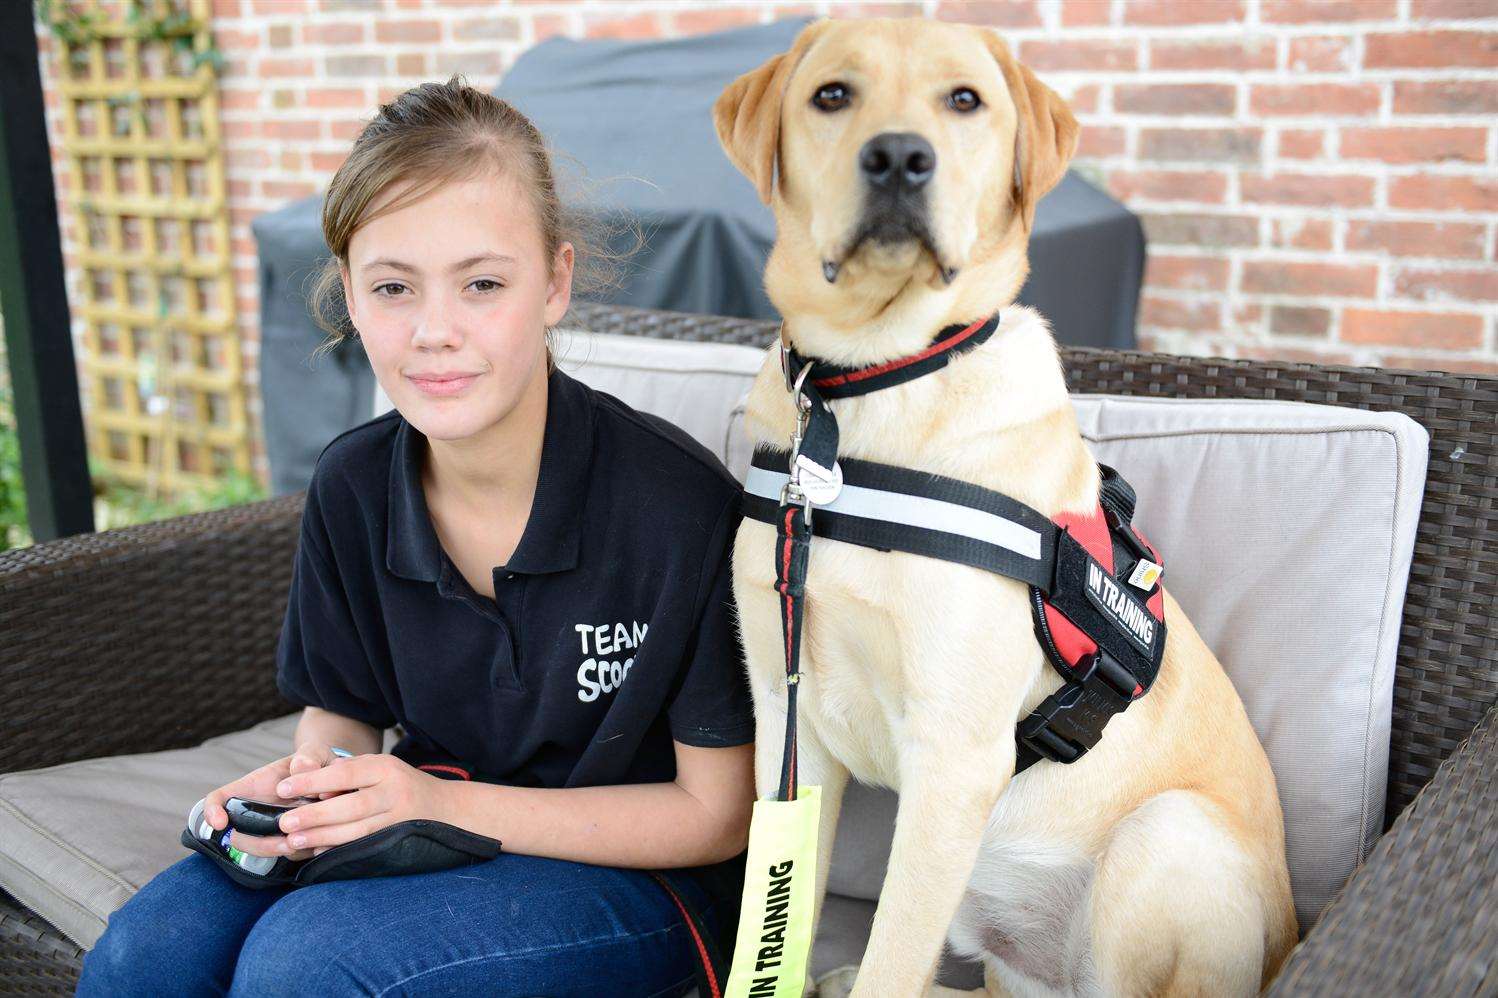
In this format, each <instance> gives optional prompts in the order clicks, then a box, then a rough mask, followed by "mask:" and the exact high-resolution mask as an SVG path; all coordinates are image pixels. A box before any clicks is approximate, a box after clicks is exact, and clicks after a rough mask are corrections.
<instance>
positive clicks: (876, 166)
mask: <svg viewBox="0 0 1498 998" xmlns="http://www.w3.org/2000/svg"><path fill="white" fill-rule="evenodd" d="M858 166H859V168H860V169H861V170H863V175H864V176H865V177H866V178H868V181H869V183H871V184H873V185H874V186H875V187H879V188H882V189H884V190H888V191H890V192H891V193H899V192H901V191H905V192H909V193H912V194H914V193H915V192H917V191H919V190H920V189H921V188H922V187H925V186H926V182H927V181H928V180H930V179H931V175H932V174H933V173H935V172H936V150H935V149H932V148H931V143H929V142H927V141H926V140H925V139H923V138H921V137H920V136H919V135H917V134H915V133H914V132H885V133H884V134H882V135H876V136H874V137H873V138H872V139H869V141H867V142H865V143H864V145H863V149H861V150H860V151H859V153H858Z"/></svg>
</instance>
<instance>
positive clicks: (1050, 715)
mask: <svg viewBox="0 0 1498 998" xmlns="http://www.w3.org/2000/svg"><path fill="white" fill-rule="evenodd" d="M998 325H999V318H998V316H994V317H992V318H990V319H988V320H986V321H979V322H975V323H973V324H971V325H969V326H949V327H947V328H945V329H943V330H941V332H939V333H938V334H937V335H936V336H935V337H934V338H933V340H932V343H931V345H930V346H929V347H927V348H926V349H925V350H922V351H921V352H919V353H917V354H914V355H912V356H910V357H906V358H901V359H898V360H894V361H890V362H888V363H884V364H879V365H875V366H871V367H866V368H842V367H836V366H834V365H830V364H824V363H821V362H818V361H807V360H805V359H804V358H801V357H799V356H797V355H796V353H795V352H794V351H792V350H790V349H789V348H787V347H785V346H784V345H782V347H781V356H782V362H783V365H784V369H785V374H786V387H787V388H788V389H789V390H790V391H791V392H792V393H793V395H794V397H795V400H796V405H797V411H798V413H799V415H800V418H799V420H798V425H797V431H796V433H795V434H794V435H793V437H792V438H791V447H790V450H789V451H785V450H777V449H773V448H768V447H761V448H759V449H757V450H756V451H755V454H754V459H753V462H752V464H751V467H750V471H749V476H748V479H747V480H746V482H745V493H746V497H745V514H746V515H747V516H749V517H751V518H753V519H757V520H761V521H763V522H766V523H771V524H774V525H775V528H776V533H777V543H776V549H775V575H776V591H777V592H778V593H779V594H780V597H781V617H782V622H783V625H784V629H785V638H786V641H785V644H786V678H787V683H788V684H789V691H790V692H789V695H790V703H789V705H788V706H789V711H788V716H787V721H786V746H785V756H784V759H783V761H782V777H781V788H780V799H782V800H794V799H795V791H796V786H795V783H796V772H795V723H796V700H795V696H796V689H797V684H798V681H799V679H800V671H799V669H800V666H799V660H800V643H801V627H802V617H803V616H804V595H805V586H806V571H807V566H808V561H809V556H810V548H811V537H812V536H813V535H816V536H820V537H827V538H830V539H833V540H840V541H844V542H847V543H851V544H860V545H863V546H865V547H872V548H876V549H879V550H884V551H905V552H910V553H914V554H921V555H926V556H929V557H934V558H941V559H943V560H946V561H955V562H959V563H961V564H966V565H972V566H974V567H978V568H983V569H987V570H989V571H992V572H996V573H998V574H1000V575H1006V576H1009V577H1010V578H1014V579H1018V580H1020V581H1022V582H1025V583H1027V584H1028V585H1029V587H1030V599H1031V611H1032V613H1031V616H1032V620H1033V623H1034V630H1035V638H1036V640H1037V641H1038V642H1039V644H1040V646H1041V648H1042V649H1043V650H1044V652H1045V654H1046V657H1047V659H1048V660H1049V661H1050V663H1051V665H1052V666H1053V667H1054V668H1055V669H1056V671H1057V672H1059V673H1060V674H1061V677H1062V680H1063V685H1062V686H1061V688H1060V689H1059V690H1057V691H1056V692H1055V693H1053V694H1051V695H1050V696H1048V697H1046V698H1045V700H1043V701H1042V702H1041V703H1040V705H1039V706H1037V707H1036V709H1035V710H1034V711H1033V712H1031V713H1030V715H1029V716H1028V717H1026V718H1024V719H1023V720H1021V721H1020V723H1019V725H1018V726H1017V728H1016V738H1017V741H1018V745H1017V753H1018V754H1017V762H1016V773H1018V772H1020V771H1022V770H1024V769H1026V768H1028V767H1029V766H1030V765H1032V764H1034V763H1035V762H1037V761H1039V760H1040V759H1051V760H1053V761H1056V762H1062V763H1070V762H1074V761H1075V760H1077V759H1079V758H1081V757H1082V756H1083V755H1084V754H1085V753H1086V752H1087V751H1088V750H1089V749H1090V748H1092V747H1093V746H1094V745H1095V744H1097V741H1098V739H1099V738H1100V737H1101V736H1102V731H1103V728H1104V726H1105V725H1106V724H1107V723H1108V721H1109V719H1111V718H1112V717H1113V715H1115V714H1118V713H1120V712H1122V711H1123V710H1124V709H1126V708H1127V707H1128V705H1129V704H1130V703H1131V702H1133V701H1134V700H1136V699H1138V698H1139V697H1141V696H1143V695H1144V694H1145V693H1147V692H1148V691H1149V688H1150V685H1151V684H1152V683H1153V682H1154V679H1155V676H1156V675H1157V674H1158V673H1159V669H1160V661H1161V658H1162V657H1163V655H1164V651H1165V608H1164V597H1163V595H1162V593H1161V590H1160V583H1159V578H1160V574H1161V572H1162V565H1161V561H1160V556H1159V554H1158V553H1157V552H1156V551H1155V549H1154V547H1153V546H1151V545H1150V543H1149V542H1148V541H1147V540H1146V539H1145V538H1144V537H1143V535H1141V534H1140V533H1139V532H1138V531H1137V530H1136V529H1134V527H1133V525H1132V519H1133V515H1134V501H1135V499H1134V491H1133V489H1132V488H1130V487H1129V484H1128V483H1127V482H1125V481H1124V480H1123V478H1122V477H1121V476H1120V475H1119V474H1118V473H1117V472H1116V471H1114V470H1113V469H1112V468H1109V467H1108V466H1106V465H1099V470H1100V472H1101V489H1100V492H1099V499H1098V505H1097V507H1096V509H1095V510H1094V511H1093V513H1092V514H1091V515H1089V516H1078V515H1073V514H1062V515H1059V516H1057V517H1056V518H1055V519H1054V520H1051V519H1049V518H1047V517H1046V516H1044V515H1043V514H1041V513H1039V512H1038V511H1036V510H1034V509H1032V508H1031V507H1029V506H1026V505H1025V504H1023V503H1021V502H1018V501H1016V500H1014V499H1011V498H1010V497H1008V496H1006V495H1003V494H1002V493H999V492H994V491H993V490H991V489H985V488H982V487H980V486H977V485H973V484H971V483H968V482H962V481H958V480H956V479H951V478H944V477H942V476H940V475H932V474H927V473H925V472H917V471H913V470H910V469H906V468H896V467H892V466H890V465H883V464H878V463H875V462H872V461H856V460H847V461H840V460H839V459H838V457H837V445H838V431H837V419H836V417H835V416H834V415H833V413H832V409H831V407H830V406H829V405H828V402H830V401H832V400H834V399H839V398H849V397H852V396H855V395H863V394H867V393H868V392H872V391H877V390H879V389H881V388H887V387H890V386H891V385H896V384H901V383H904V382H906V381H909V380H911V379H913V378H916V377H919V376H921V375H923V374H926V373H929V372H931V371H935V370H938V369H940V368H941V367H944V366H945V365H946V364H948V363H950V362H951V361H952V360H953V359H954V358H956V357H958V356H960V355H961V354H962V353H964V352H966V351H967V350H971V349H972V348H974V347H976V346H978V345H979V344H981V343H982V342H984V341H985V340H986V339H988V337H989V336H991V335H993V333H994V331H995V330H996V329H997V328H998ZM793 374H794V377H793ZM813 511H815V515H813Z"/></svg>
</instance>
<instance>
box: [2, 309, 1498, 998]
mask: <svg viewBox="0 0 1498 998" xmlns="http://www.w3.org/2000/svg"><path fill="white" fill-rule="evenodd" d="M576 317H577V319H578V320H579V322H580V323H581V324H582V325H584V326H586V327H588V328H590V329H592V330H593V331H595V332H604V333H625V334H632V335H643V336H655V337H665V338H672V339H704V340H718V341H727V342H737V343H748V344H755V345H759V344H764V343H767V342H769V340H770V339H771V338H772V337H773V336H774V333H775V327H774V325H773V324H768V323H762V322H750V321H743V320H736V319H724V318H720V317H712V316H698V315H686V314H677V313H665V312H651V311H645V310H639V309H624V308H605V307H598V306H592V307H588V306H579V307H578V309H577V310H576ZM1064 361H1065V364H1066V368H1067V375H1068V379H1069V383H1070V386H1071V388H1072V390H1073V391H1077V392H1088V393H1110V394H1121V395H1141V396H1168V397H1194V398H1273V399H1289V400H1300V401H1311V402H1320V403H1324V404H1331V405H1338V406H1347V407H1354V408H1363V409H1376V410H1393V411H1399V412H1403V413H1406V414H1408V415H1409V416H1410V417H1412V418H1413V419H1415V420H1416V421H1417V422H1419V423H1420V424H1421V425H1422V426H1424V427H1425V428H1426V429H1427V430H1428V431H1429V433H1430V436H1431V445H1430V454H1429V465H1428V477H1427V482H1426V487H1425V494H1424V503H1423V506H1422V510H1421V518H1420V522H1419V526H1418V529H1417V533H1416V541H1415V555H1414V564H1413V568H1412V570H1411V573H1410V579H1409V583H1408V591H1407V595H1406V600H1405V605H1404V612H1403V624H1402V629H1401V636H1400V643H1399V651H1398V662H1397V674H1396V679H1395V693H1394V716H1393V733H1392V740H1391V751H1390V772H1389V782H1388V792H1387V809H1386V814H1387V816H1388V817H1387V821H1388V823H1389V824H1390V825H1391V827H1390V829H1389V830H1388V832H1387V833H1386V834H1385V835H1384V836H1383V838H1382V840H1381V841H1380V842H1379V844H1378V846H1377V848H1376V849H1375V850H1374V852H1373V854H1372V855H1371V856H1370V857H1369V859H1368V860H1367V861H1366V862H1365V863H1364V864H1363V866H1362V867H1361V868H1360V869H1359V870H1358V871H1357V872H1356V873H1355V874H1354V876H1353V878H1352V879H1351V880H1350V881H1349V882H1348V884H1347V885H1346V887H1345V888H1344V889H1343V891H1342V893H1341V895H1340V896H1339V897H1338V899H1337V900H1336V901H1334V902H1333V904H1332V905H1331V906H1330V907H1329V908H1328V909H1327V910H1326V911H1325V913H1324V915H1323V916H1322V917H1321V919H1320V921H1319V922H1318V923H1317V924H1316V925H1315V927H1314V928H1313V929H1312V931H1311V932H1310V933H1309V935H1308V936H1307V938H1306V939H1305V941H1304V942H1303V943H1302V944H1301V946H1300V947H1299V948H1298V949H1297V950H1296V952H1295V954H1294V956H1293V957H1292V959H1291V960H1290V962H1289V963H1288V964H1287V966H1286V967H1285V968H1284V970H1283V972H1282V973H1281V975H1280V977H1279V978H1278V979H1277V980H1276V981H1275V982H1274V984H1273V985H1272V988H1271V991H1272V993H1276V994H1357V995H1363V994H1401V995H1404V994H1440V995H1467V994H1492V995H1498V712H1495V708H1494V704H1495V701H1498V609H1495V606H1494V596H1495V594H1498V378H1491V377H1476V376H1464V375H1454V374H1441V373H1433V372H1401V371H1387V370H1377V369H1368V368H1347V367H1319V366H1312V365H1306V364H1290V363H1278V362H1250V361H1227V360H1205V359H1198V358H1185V357H1174V356H1166V355H1158V354H1147V353H1137V352H1127V353H1125V352H1113V351H1099V350H1080V349H1068V350H1066V351H1064ZM300 510H301V497H300V496H299V495H296V496H287V497H284V498H280V499H274V500H269V501H266V502H261V503H256V504H252V505H247V506H241V507H236V508H232V509H226V510H220V511H216V512H211V513H204V514H199V515H196V516H189V517H182V518H178V519H175V520H169V521H165V522H161V523H155V524H148V525H144V526H140V527H133V528H129V529H124V530H116V531H108V532H105V533H101V534H94V535H87V536H82V537H74V538H67V539H64V540H60V541H55V542H51V543H46V544H40V545H37V546H35V547H32V548H26V549H21V550H18V551H13V552H8V553H5V554H0V703H3V704H4V710H3V721H0V772H11V771H16V770H23V769H30V768H35V767H41V766H50V765H55V764H58V763H63V762H68V761H71V760H77V759H86V758H93V757H100V756H111V755H117V754H122V753H134V752H149V751H156V750H161V749H167V748H179V747H185V746H190V745H195V744H197V743H198V742H200V741H201V740H203V739H204V738H207V737H209V736H212V735H216V734H220V733H223V732H228V731H235V730H238V729H241V728H245V727H247V726H249V725H252V724H255V723H257V722H259V721H262V720H265V719H268V718H272V717H276V716H279V715H282V714H284V713H286V711H287V706H286V704H285V702H284V701H283V700H281V698H280V697H279V695H278V694H277V692H276V690H275V686H274V676H273V670H269V669H265V668H263V665H264V663H265V662H266V661H269V660H270V658H271V656H272V654H273V650H274V643H275V639H276V634H277V630H278V628H279V626H280V623H281V618H282V613H283V610H284V605H285V604H284V601H285V598H286V590H287V585H288V582H289V576H290V567H291V563H292V555H293V551H294V547H295V543H296V528H297V522H298V517H299V515H300ZM247 666H249V668H247ZM230 676H232V677H233V681H232V682H230V681H227V680H228V678H229V677H230ZM81 959H82V951H81V950H80V949H79V948H78V947H77V946H76V945H75V944H73V943H72V942H70V941H69V940H68V939H67V938H66V937H64V936H63V935H62V934H61V933H59V932H58V931H57V930H56V929H55V928H53V927H52V926H51V925H49V924H48V923H47V922H46V921H45V920H43V919H42V918H40V917H39V916H37V915H35V914H34V913H32V912H29V911H27V910H26V909H25V908H23V907H22V906H21V905H20V904H19V903H18V902H16V901H15V900H14V899H13V898H11V897H9V896H8V895H4V894H3V893H0V995H8V994H28V995H32V994H35V995H41V994H71V993H72V989H73V983H74V981H75V980H76V976H77V972H78V967H79V965H80V962H81Z"/></svg>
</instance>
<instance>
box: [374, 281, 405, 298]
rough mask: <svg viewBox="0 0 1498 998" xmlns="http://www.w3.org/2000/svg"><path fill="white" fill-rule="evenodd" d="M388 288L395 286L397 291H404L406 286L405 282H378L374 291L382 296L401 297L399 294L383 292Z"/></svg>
mask: <svg viewBox="0 0 1498 998" xmlns="http://www.w3.org/2000/svg"><path fill="white" fill-rule="evenodd" d="M386 288H394V289H395V290H396V292H402V291H405V290H406V286H405V285H404V284H378V285H376V286H375V289H374V293H375V294H377V295H380V296H381V297H382V298H398V297H400V295H399V294H383V293H382V292H384V290H385V289H386Z"/></svg>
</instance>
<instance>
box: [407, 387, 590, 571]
mask: <svg viewBox="0 0 1498 998" xmlns="http://www.w3.org/2000/svg"><path fill="white" fill-rule="evenodd" d="M546 392H547V397H546V429H545V431H544V434H545V435H544V436H543V438H542V441H541V468H540V473H539V475H538V477H537V479H536V496H535V499H534V500H533V501H532V502H531V512H530V516H529V517H528V518H527V519H526V522H525V531H524V533H522V534H521V536H520V543H519V544H518V545H516V547H515V553H514V554H513V555H511V556H510V560H509V561H508V562H507V563H506V564H505V565H503V566H499V567H503V568H504V569H505V570H506V571H510V572H521V573H524V574H526V575H533V574H540V573H544V572H563V571H566V570H568V569H571V568H576V567H577V560H578V550H579V546H580V543H581V539H582V538H581V534H582V515H583V507H584V505H585V504H586V502H587V498H588V480H589V472H590V470H591V468H592V463H593V400H592V398H591V396H590V393H589V390H588V388H587V386H585V385H583V384H582V383H581V382H579V381H577V380H576V379H574V378H572V377H570V376H568V375H566V374H564V373H562V372H561V371H560V370H555V371H552V373H551V374H550V376H549V377H548V378H547V387H546ZM398 422H399V426H398V427H397V429H396V432H395V446H394V448H393V450H392V452H391V458H390V504H389V523H388V525H387V528H386V530H387V533H386V548H385V566H386V567H387V568H388V569H390V571H391V572H392V573H393V574H395V575H399V576H401V577H402V578H406V579H413V580H417V581H423V582H436V581H437V580H438V579H439V578H441V576H442V563H443V557H444V555H443V551H442V545H441V542H440V541H438V539H437V531H436V528H434V527H433V526H432V518H431V515H430V514H429V512H428V510H427V504H426V494H425V492H424V491H423V490H422V487H421V460H422V453H423V451H424V450H425V449H426V440H425V438H424V437H423V436H422V434H421V431H419V430H417V429H416V428H415V427H413V426H412V425H411V424H410V423H408V422H406V420H405V418H404V417H398Z"/></svg>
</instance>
